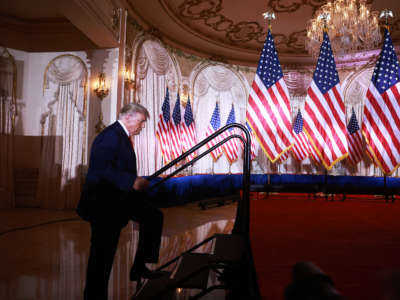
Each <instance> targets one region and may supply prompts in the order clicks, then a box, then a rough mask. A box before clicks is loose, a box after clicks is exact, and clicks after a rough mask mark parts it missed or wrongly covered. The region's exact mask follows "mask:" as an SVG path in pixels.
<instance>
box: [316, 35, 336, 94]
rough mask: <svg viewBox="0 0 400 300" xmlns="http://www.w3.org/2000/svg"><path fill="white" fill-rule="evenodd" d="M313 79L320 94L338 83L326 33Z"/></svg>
mask: <svg viewBox="0 0 400 300" xmlns="http://www.w3.org/2000/svg"><path fill="white" fill-rule="evenodd" d="M313 79H314V82H315V84H316V85H317V86H318V88H319V90H320V91H321V92H322V94H325V93H326V92H327V91H329V90H330V89H331V88H333V87H334V86H335V85H337V84H338V83H339V75H338V72H337V71H336V64H335V59H334V58H333V52H332V47H331V42H330V41H329V36H328V34H327V33H326V32H324V40H323V41H322V45H321V49H320V52H319V57H318V62H317V67H316V69H315V72H314V76H313Z"/></svg>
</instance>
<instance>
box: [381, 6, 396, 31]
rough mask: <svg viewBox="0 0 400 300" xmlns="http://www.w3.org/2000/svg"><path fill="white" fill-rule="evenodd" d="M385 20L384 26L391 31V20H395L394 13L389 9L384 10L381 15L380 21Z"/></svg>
mask: <svg viewBox="0 0 400 300" xmlns="http://www.w3.org/2000/svg"><path fill="white" fill-rule="evenodd" d="M383 18H385V25H383V26H384V27H385V28H386V29H387V30H388V31H389V22H388V19H389V18H393V12H392V11H391V10H389V9H384V10H382V11H381V13H380V14H379V19H383Z"/></svg>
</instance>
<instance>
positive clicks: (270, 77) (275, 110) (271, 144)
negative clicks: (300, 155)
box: [246, 30, 293, 162]
mask: <svg viewBox="0 0 400 300" xmlns="http://www.w3.org/2000/svg"><path fill="white" fill-rule="evenodd" d="M246 119H247V122H248V123H249V124H250V126H251V128H252V129H253V132H254V134H255V135H256V136H257V138H258V140H259V142H260V145H261V147H262V149H263V151H264V152H265V154H266V155H267V157H268V158H269V159H270V160H271V161H272V162H275V161H276V160H277V159H278V158H279V156H280V155H281V154H282V153H283V152H285V151H287V150H289V149H290V147H291V146H292V144H293V133H292V126H291V108H290V101H289V92H288V89H287V87H286V84H285V81H284V80H283V73H282V68H281V65H280V63H279V59H278V54H277V52H276V50H275V44H274V40H273V38H272V34H271V31H270V30H268V34H267V38H266V40H265V43H264V48H263V50H262V52H261V56H260V61H259V63H258V67H257V72H256V75H255V78H254V81H253V84H252V88H251V89H250V95H249V101H248V105H247V112H246Z"/></svg>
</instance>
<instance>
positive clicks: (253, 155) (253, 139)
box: [240, 122, 257, 160]
mask: <svg viewBox="0 0 400 300" xmlns="http://www.w3.org/2000/svg"><path fill="white" fill-rule="evenodd" d="M245 126H246V127H247V129H248V130H249V132H250V139H251V144H250V160H253V159H255V158H256V155H257V154H256V153H257V151H256V137H255V136H254V134H253V130H252V129H251V127H250V125H249V123H247V122H246V124H245ZM241 136H242V137H243V138H244V139H245V140H246V134H245V133H244V131H242V133H241ZM240 144H241V145H242V148H243V147H244V145H243V143H242V142H240ZM243 153H244V149H243Z"/></svg>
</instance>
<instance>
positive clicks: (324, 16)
mask: <svg viewBox="0 0 400 300" xmlns="http://www.w3.org/2000/svg"><path fill="white" fill-rule="evenodd" d="M330 18H331V15H330V14H329V13H328V12H323V13H322V14H320V15H319V16H318V19H320V20H322V22H324V32H328V21H329V20H330Z"/></svg>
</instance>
